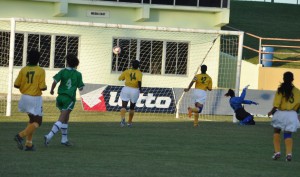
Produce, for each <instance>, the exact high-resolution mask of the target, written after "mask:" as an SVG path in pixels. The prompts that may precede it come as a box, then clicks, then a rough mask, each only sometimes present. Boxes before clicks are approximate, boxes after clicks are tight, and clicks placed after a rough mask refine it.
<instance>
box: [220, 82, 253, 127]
mask: <svg viewBox="0 0 300 177" xmlns="http://www.w3.org/2000/svg"><path fill="white" fill-rule="evenodd" d="M247 88H248V86H246V87H245V88H244V89H243V91H242V94H241V96H239V97H237V96H235V93H234V91H233V90H231V89H229V90H228V92H227V93H226V94H225V96H226V97H230V99H229V104H230V106H231V108H232V109H233V111H234V113H235V117H236V118H237V119H238V120H239V121H240V125H255V121H254V118H253V115H251V114H250V113H249V112H247V111H246V110H245V109H244V106H243V104H254V105H258V103H256V102H254V101H251V100H245V97H246V91H247Z"/></svg>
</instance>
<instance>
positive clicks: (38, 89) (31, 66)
mask: <svg viewBox="0 0 300 177" xmlns="http://www.w3.org/2000/svg"><path fill="white" fill-rule="evenodd" d="M27 60H28V64H27V66H25V67H23V68H22V69H21V70H20V72H19V74H18V77H17V79H16V80H15V83H14V87H15V88H18V89H19V90H20V92H21V93H22V96H21V99H20V101H19V104H18V107H19V111H20V112H26V113H27V114H28V117H29V122H28V125H27V127H26V128H25V129H24V130H23V131H21V132H19V133H18V134H17V135H16V136H15V138H14V140H15V141H16V142H17V145H18V148H19V149H20V150H22V149H23V138H24V137H26V143H25V151H34V150H35V147H34V145H33V144H32V135H33V133H34V131H35V130H36V129H37V128H38V127H39V126H41V125H42V118H43V109H42V106H43V100H42V96H41V95H42V91H45V90H47V86H46V81H45V77H46V74H45V70H44V69H43V68H41V67H39V66H38V62H39V60H40V53H39V52H38V51H37V50H31V51H29V52H28V55H27Z"/></svg>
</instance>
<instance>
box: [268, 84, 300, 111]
mask: <svg viewBox="0 0 300 177" xmlns="http://www.w3.org/2000/svg"><path fill="white" fill-rule="evenodd" d="M273 106H274V107H277V108H278V109H279V110H282V111H291V110H294V111H297V110H298V109H299V107H300V90H299V89H298V88H296V87H294V88H293V90H292V96H291V97H290V98H289V99H288V100H286V98H285V97H284V95H282V94H281V93H278V92H276V94H275V97H274V102H273Z"/></svg>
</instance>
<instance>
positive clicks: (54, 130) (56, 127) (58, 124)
mask: <svg viewBox="0 0 300 177" xmlns="http://www.w3.org/2000/svg"><path fill="white" fill-rule="evenodd" d="M61 125H62V123H61V122H60V121H57V122H55V123H54V124H53V126H52V129H51V131H50V132H49V133H48V135H47V139H48V140H50V139H51V138H52V137H53V136H54V135H55V134H56V133H57V132H58V130H59V129H60V128H61Z"/></svg>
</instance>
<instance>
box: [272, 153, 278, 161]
mask: <svg viewBox="0 0 300 177" xmlns="http://www.w3.org/2000/svg"><path fill="white" fill-rule="evenodd" d="M279 158H280V152H276V153H274V155H273V156H272V159H273V160H278V159H279Z"/></svg>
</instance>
